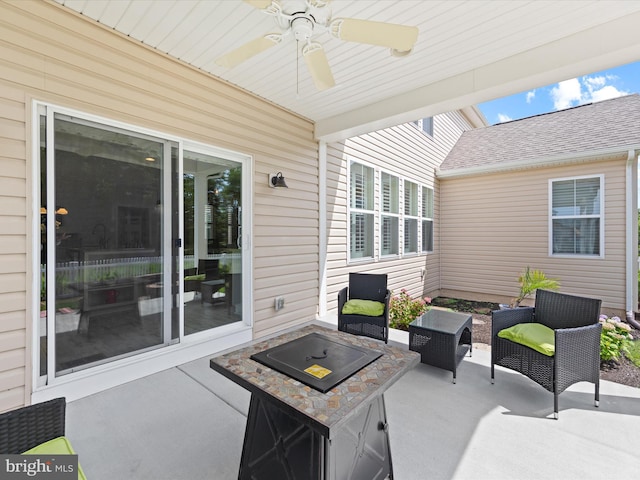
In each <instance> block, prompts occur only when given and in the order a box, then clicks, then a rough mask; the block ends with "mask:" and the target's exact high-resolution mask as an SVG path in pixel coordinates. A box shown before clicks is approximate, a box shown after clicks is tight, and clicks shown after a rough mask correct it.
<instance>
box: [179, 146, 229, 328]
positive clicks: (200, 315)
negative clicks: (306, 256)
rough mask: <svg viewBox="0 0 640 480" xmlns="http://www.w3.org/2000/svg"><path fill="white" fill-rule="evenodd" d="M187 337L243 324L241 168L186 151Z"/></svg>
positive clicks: (217, 158)
mask: <svg viewBox="0 0 640 480" xmlns="http://www.w3.org/2000/svg"><path fill="white" fill-rule="evenodd" d="M183 158H184V161H183V166H184V167H183V176H182V179H183V202H184V203H183V204H184V209H183V213H184V229H183V235H182V238H183V241H184V283H183V285H184V297H183V304H184V333H185V335H191V334H194V333H198V332H202V331H205V330H210V329H212V328H216V327H220V326H223V325H228V324H230V323H235V322H239V321H241V320H242V249H241V238H242V195H241V193H242V191H241V186H242V164H241V163H239V162H235V161H232V160H228V159H223V158H220V157H217V156H215V155H210V154H207V153H203V152H198V151H194V150H187V149H185V151H184V153H183Z"/></svg>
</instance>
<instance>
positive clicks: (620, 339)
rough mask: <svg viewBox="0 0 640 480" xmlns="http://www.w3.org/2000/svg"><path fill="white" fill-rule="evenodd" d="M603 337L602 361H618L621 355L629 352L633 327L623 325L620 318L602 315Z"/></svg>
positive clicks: (601, 346) (601, 345) (601, 342)
mask: <svg viewBox="0 0 640 480" xmlns="http://www.w3.org/2000/svg"><path fill="white" fill-rule="evenodd" d="M600 323H601V324H602V335H601V337H600V360H603V361H609V360H614V361H617V360H618V359H619V358H620V355H622V354H626V353H627V352H628V350H629V341H630V340H631V339H632V338H633V337H632V336H631V334H630V333H629V332H630V331H631V327H630V326H629V325H628V324H626V323H623V322H622V321H621V320H620V318H619V317H611V318H609V317H607V316H606V315H600Z"/></svg>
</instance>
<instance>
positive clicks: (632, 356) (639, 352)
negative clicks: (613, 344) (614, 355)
mask: <svg viewBox="0 0 640 480" xmlns="http://www.w3.org/2000/svg"><path fill="white" fill-rule="evenodd" d="M628 347H629V348H628V349H627V353H625V356H626V357H627V358H628V359H629V360H630V361H631V363H633V364H634V365H635V366H636V367H640V340H633V341H631V342H629V344H628Z"/></svg>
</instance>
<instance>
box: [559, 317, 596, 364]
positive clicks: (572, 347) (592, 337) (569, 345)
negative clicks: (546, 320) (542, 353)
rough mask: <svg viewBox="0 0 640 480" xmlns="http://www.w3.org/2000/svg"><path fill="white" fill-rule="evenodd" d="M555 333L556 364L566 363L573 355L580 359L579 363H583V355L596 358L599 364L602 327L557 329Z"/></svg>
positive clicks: (588, 326) (589, 326)
mask: <svg viewBox="0 0 640 480" xmlns="http://www.w3.org/2000/svg"><path fill="white" fill-rule="evenodd" d="M554 332H555V350H556V353H555V356H556V361H558V362H567V361H570V359H571V358H573V357H575V355H579V356H580V357H582V358H581V359H580V360H579V362H583V361H584V354H585V353H587V354H589V355H591V354H592V353H593V354H595V355H596V356H597V360H598V365H599V364H600V336H601V334H602V325H601V324H600V323H595V324H593V325H587V326H586V327H573V328H558V329H556V330H554Z"/></svg>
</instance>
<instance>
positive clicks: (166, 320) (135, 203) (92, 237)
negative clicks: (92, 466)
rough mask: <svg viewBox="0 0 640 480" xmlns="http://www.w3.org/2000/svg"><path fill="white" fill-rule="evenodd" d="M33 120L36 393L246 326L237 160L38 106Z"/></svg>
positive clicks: (240, 183) (240, 168)
mask: <svg viewBox="0 0 640 480" xmlns="http://www.w3.org/2000/svg"><path fill="white" fill-rule="evenodd" d="M38 120H39V129H38V135H37V136H38V145H39V153H40V157H39V160H40V188H39V192H36V196H38V193H39V196H38V206H39V216H38V220H39V222H38V226H37V227H36V228H37V229H38V231H39V233H40V234H39V239H40V241H39V247H40V261H39V262H38V266H39V273H40V298H39V310H38V311H39V317H38V328H37V342H36V344H38V345H39V358H40V362H39V370H40V383H41V384H44V383H46V382H47V381H51V380H52V379H53V378H55V377H60V376H64V375H68V374H71V373H73V372H75V371H78V370H83V369H86V368H90V367H94V366H98V365H101V364H104V363H108V362H113V361H115V360H119V359H123V358H126V357H130V356H133V355H139V354H141V353H144V352H147V351H149V350H154V349H158V348H163V347H167V346H170V345H174V344H180V343H181V342H183V340H185V338H193V337H195V336H197V335H200V336H202V335H209V336H215V335H216V333H215V329H216V328H220V327H223V328H224V327H225V326H228V325H231V324H238V323H239V322H244V323H245V324H248V323H249V321H248V319H247V317H246V315H243V303H244V302H243V299H244V297H245V295H243V290H244V289H243V283H245V282H243V266H245V267H246V265H245V263H246V262H243V255H246V252H243V250H242V248H241V247H242V234H243V231H242V228H243V226H242V223H243V222H242V218H243V215H245V213H244V212H243V182H244V180H243V178H244V174H243V172H244V171H246V168H245V167H246V165H245V163H246V157H244V156H241V155H236V156H235V157H234V155H233V154H232V153H230V152H225V153H226V154H227V155H226V156H225V155H220V154H217V152H218V150H216V149H215V148H213V147H206V146H199V147H198V148H185V147H184V145H185V142H182V141H180V140H175V139H173V140H172V139H167V138H162V136H160V135H153V134H149V133H145V132H142V131H138V130H136V129H135V128H132V127H126V126H122V125H114V124H111V123H110V122H107V121H103V120H97V119H88V118H86V117H81V116H76V115H74V114H71V113H68V112H67V111H66V110H63V109H58V108H53V107H48V106H44V105H42V106H40V107H39V111H38ZM34 300H35V299H34ZM185 343H188V342H185Z"/></svg>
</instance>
